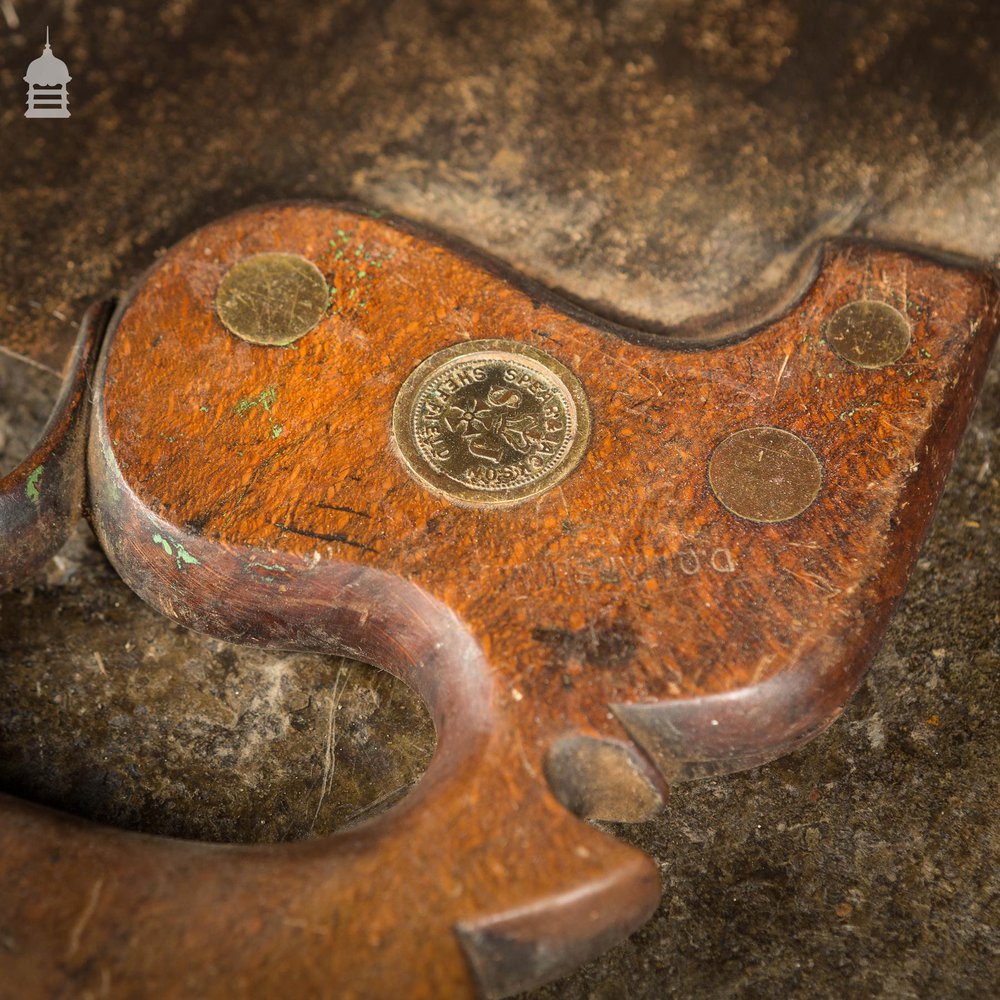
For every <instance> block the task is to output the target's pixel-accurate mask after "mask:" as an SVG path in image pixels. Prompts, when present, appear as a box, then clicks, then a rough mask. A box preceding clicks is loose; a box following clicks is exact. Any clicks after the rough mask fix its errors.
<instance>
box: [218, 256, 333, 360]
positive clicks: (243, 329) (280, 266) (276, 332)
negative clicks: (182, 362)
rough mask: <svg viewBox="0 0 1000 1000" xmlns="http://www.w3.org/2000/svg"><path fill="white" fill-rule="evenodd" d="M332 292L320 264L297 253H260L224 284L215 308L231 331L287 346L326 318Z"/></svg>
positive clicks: (239, 265) (230, 274)
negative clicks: (321, 271) (325, 314)
mask: <svg viewBox="0 0 1000 1000" xmlns="http://www.w3.org/2000/svg"><path fill="white" fill-rule="evenodd" d="M329 302H330V292H329V289H328V288H327V287H326V281H325V279H324V278H323V275H322V274H321V273H320V270H319V268H318V267H317V266H316V265H315V264H313V263H312V262H311V261H308V260H306V259H305V257H300V256H299V255H298V254H294V253H258V254H254V255H253V256H252V257H244V258H243V260H241V261H239V262H238V263H236V264H234V265H233V266H232V267H231V268H230V269H229V270H228V271H227V272H226V273H225V275H224V276H223V278H222V281H220V282H219V288H218V291H217V292H216V293H215V308H216V310H217V311H218V314H219V319H220V320H222V323H223V325H224V326H225V327H226V329H227V330H229V332H230V333H234V334H236V336H237V337H240V338H242V339H243V340H248V341H250V343H251V344H265V345H268V346H272V347H282V346H284V345H285V344H291V343H292V342H293V341H296V340H298V339H299V337H302V336H304V335H305V334H307V333H308V332H309V331H310V330H311V329H312V328H313V327H314V326H316V324H317V323H318V322H319V321H320V320H321V319H322V318H323V313H324V312H326V307H327V306H328V305H329Z"/></svg>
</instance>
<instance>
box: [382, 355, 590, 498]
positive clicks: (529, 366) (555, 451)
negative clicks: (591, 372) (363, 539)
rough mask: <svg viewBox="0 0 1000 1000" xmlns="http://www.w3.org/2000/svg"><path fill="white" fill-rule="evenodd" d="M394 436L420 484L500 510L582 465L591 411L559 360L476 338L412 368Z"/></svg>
mask: <svg viewBox="0 0 1000 1000" xmlns="http://www.w3.org/2000/svg"><path fill="white" fill-rule="evenodd" d="M392 432H393V439H394V440H395V443H396V447H397V448H398V449H399V454H400V457H401V458H402V460H403V464H404V465H405V467H406V469H407V471H408V472H409V473H410V474H411V475H412V476H413V477H414V478H415V479H416V480H417V481H418V482H420V483H422V484H423V485H424V486H426V487H427V488H428V489H430V490H432V491H433V492H435V493H438V494H440V495H442V496H445V497H447V498H448V499H449V500H452V501H457V502H459V503H464V504H467V505H469V506H475V507H498V506H503V505H508V504H513V503H519V502H521V501H523V500H527V499H528V498H529V497H535V496H538V495H539V494H541V493H544V492H546V491H547V490H549V489H551V488H552V487H553V486H555V485H556V483H558V482H561V481H562V480H563V479H564V478H565V477H566V476H568V475H569V474H570V472H572V471H573V469H574V468H576V466H577V464H578V463H579V461H580V459H581V458H582V457H583V453H584V451H585V450H586V447H587V442H588V440H589V439H590V409H589V407H588V405H587V398H586V396H585V395H584V391H583V387H582V386H581V385H580V382H579V380H578V379H577V377H576V376H575V375H574V374H573V373H572V372H571V371H570V370H569V369H568V368H567V367H566V366H565V365H563V364H562V363H561V362H559V361H557V360H556V359H555V358H553V357H550V356H549V355H548V354H544V353H542V352H541V351H538V350H536V349H535V348H533V347H530V346H528V345H527V344H521V343H518V342H516V341H511V340H478V341H475V340H474V341H470V342H467V343H462V344H455V345H453V346H452V347H446V348H444V350H441V351H438V352H437V353H435V354H432V355H431V356H430V357H429V358H427V359H426V360H425V361H424V362H423V363H422V364H420V365H419V366H418V367H417V368H416V369H414V371H412V372H411V373H410V375H409V376H408V377H407V378H406V380H405V381H404V382H403V385H402V387H401V388H400V390H399V393H398V395H397V396H396V402H395V404H394V405H393V410H392Z"/></svg>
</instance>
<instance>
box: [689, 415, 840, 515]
mask: <svg viewBox="0 0 1000 1000" xmlns="http://www.w3.org/2000/svg"><path fill="white" fill-rule="evenodd" d="M708 481H709V485H710V486H711V487H712V492H713V493H714V494H715V495H716V497H717V498H718V500H719V502H720V503H721V504H722V506H723V507H725V508H726V509H727V510H728V511H731V512H732V513H733V514H736V515H738V516H739V517H743V518H746V519H747V520H748V521H758V522H761V523H765V524H766V523H773V522H775V521H787V520H789V519H790V518H793V517H798V515H799V514H801V513H802V512H803V511H804V510H805V509H806V508H807V507H808V506H809V505H810V504H811V503H812V502H813V500H815V499H816V496H817V494H818V493H819V488H820V486H821V485H822V483H823V468H822V466H821V465H820V464H819V459H818V458H817V457H816V453H815V452H814V451H813V450H812V448H810V447H809V445H807V444H806V443H805V441H803V440H802V438H800V437H798V436H796V435H795V434H792V433H791V432H790V431H784V430H782V429H781V428H780V427H748V428H746V429H745V430H742V431H736V432H735V433H734V434H730V435H729V436H728V437H726V438H723V440H722V441H721V442H720V443H719V444H718V445H717V446H716V448H715V451H714V452H712V457H711V459H710V460H709V463H708Z"/></svg>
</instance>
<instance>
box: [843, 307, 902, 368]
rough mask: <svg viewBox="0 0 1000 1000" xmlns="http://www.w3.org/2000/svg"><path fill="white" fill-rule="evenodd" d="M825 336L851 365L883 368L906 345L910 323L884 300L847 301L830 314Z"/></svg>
mask: <svg viewBox="0 0 1000 1000" xmlns="http://www.w3.org/2000/svg"><path fill="white" fill-rule="evenodd" d="M826 339H827V342H828V343H829V345H830V346H831V347H832V348H833V350H834V351H835V352H836V353H837V354H839V355H840V356H841V357H842V358H843V359H844V360H845V361H848V362H850V363H851V364H852V365H857V366H858V367H859V368H884V367H885V366H886V365H891V364H892V363H893V362H894V361H898V360H899V359H900V358H901V357H902V356H903V355H904V354H905V353H906V351H907V348H909V346H910V324H909V323H908V322H907V319H906V317H905V316H904V315H903V314H902V313H901V312H900V311H899V310H898V309H893V307H892V306H891V305H889V303H888V302H868V301H862V302H849V303H848V304H847V305H846V306H841V307H840V308H839V309H838V310H837V311H836V312H835V313H834V314H833V315H832V316H831V317H830V319H829V322H828V323H827V325H826Z"/></svg>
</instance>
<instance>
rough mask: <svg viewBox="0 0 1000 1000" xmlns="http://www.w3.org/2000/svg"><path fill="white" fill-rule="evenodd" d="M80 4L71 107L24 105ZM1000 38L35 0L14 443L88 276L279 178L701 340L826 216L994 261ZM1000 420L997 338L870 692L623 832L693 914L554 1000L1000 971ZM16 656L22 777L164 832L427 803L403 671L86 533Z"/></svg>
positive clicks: (793, 26) (15, 49) (723, 2)
mask: <svg viewBox="0 0 1000 1000" xmlns="http://www.w3.org/2000/svg"><path fill="white" fill-rule="evenodd" d="M11 10H13V11H14V15H15V20H16V21H17V24H16V25H14V24H12V23H11V18H10V11H11ZM46 21H47V22H48V23H49V24H50V25H51V27H52V40H53V46H54V49H55V51H56V54H57V55H59V56H60V57H61V58H63V59H65V60H66V61H67V63H68V64H69V66H70V70H71V72H72V73H73V75H74V81H73V83H72V84H71V107H72V109H73V117H72V118H71V119H69V120H67V121H56V122H28V121H26V120H24V119H23V118H22V117H21V110H22V104H21V101H22V100H23V93H22V90H21V88H22V87H23V84H22V83H21V79H20V78H21V76H23V73H24V69H25V67H26V66H27V63H28V61H30V59H31V58H34V56H35V55H37V54H38V50H39V49H40V45H41V39H42V37H43V35H44V26H45V23H46ZM4 22H6V23H4ZM998 36H1000V7H998V6H997V5H995V4H992V3H988V2H984V3H970V2H957V3H953V2H949V3H945V2H936V3H935V2H930V0H918V2H903V0H893V2H886V3H882V4H879V5H875V4H870V5H858V4H848V3H844V2H831V3H828V4H823V5H819V4H809V3H805V2H800V3H794V2H790V0H789V2H782V0H767V2H762V3H759V4H753V5H750V4H746V5H744V4H740V3H736V2H733V0H709V2H707V3H703V4H695V3H686V2H673V3H652V2H645V0H622V2H608V3H596V2H595V3H590V4H568V3H557V2H543V0H532V2H528V3H514V2H513V0H511V2H501V0H491V2H488V3H482V4H475V5H473V4H468V3H457V2H456V3H452V2H446V0H441V2H417V0H405V2H391V3H390V2H379V3H362V2H347V3H341V4H326V5H321V6H318V7H317V6H316V5H311V4H305V3H304V0H303V2H300V0H295V2H290V3H287V4H274V3H270V2H267V0H251V2H249V3H246V4H240V5H198V4H194V3H189V2H186V0H172V2H165V3H158V4H153V3H146V4H143V3H140V2H138V0H129V2H127V3H122V4H115V5H101V4H89V3H86V2H72V0H71V2H66V3H55V2H48V3H39V4H33V5H31V6H30V7H29V6H28V5H27V4H25V3H23V2H22V0H10V2H9V3H5V4H0V96H2V100H0V345H2V346H3V348H5V349H6V350H8V351H9V350H14V351H16V352H20V353H23V354H25V355H27V356H28V357H29V358H30V359H31V360H32V361H33V362H35V363H34V364H27V363H24V362H22V361H18V360H16V359H15V358H14V357H10V356H3V358H2V364H0V451H2V455H3V463H4V466H5V467H9V466H10V465H11V464H13V462H15V461H16V460H17V459H18V458H19V457H20V456H21V455H23V454H25V453H26V452H27V450H28V448H29V446H30V443H31V440H32V438H33V436H34V435H35V434H36V433H37V432H38V430H39V429H40V427H41V425H42V423H43V422H44V418H45V415H46V413H47V410H48V407H49V406H50V404H51V401H52V399H53V398H54V395H55V392H56V390H57V387H58V379H57V378H56V377H55V375H54V371H55V370H57V369H59V367H60V366H61V363H62V360H63V359H64V357H65V356H66V352H67V350H68V345H69V343H70V341H71V339H72V334H73V331H74V328H75V323H76V321H77V320H78V318H79V316H80V315H81V313H82V310H83V308H84V306H85V305H86V303H87V302H89V301H90V300H91V299H92V298H94V297H96V296H98V295H101V294H104V293H105V292H107V291H108V290H109V289H111V288H114V287H121V286H123V285H125V284H127V283H129V282H131V281H132V280H134V278H135V277H136V275H137V274H138V273H139V272H141V270H142V269H143V268H144V267H145V266H147V265H148V263H149V262H150V261H151V260H152V259H153V258H154V256H155V255H156V253H157V252H158V251H159V250H160V249H161V248H162V247H165V246H168V245H169V244H170V243H172V242H173V241H174V240H175V239H177V238H178V237H180V236H182V235H184V234H185V233H186V232H188V231H190V230H191V229H192V228H194V227H196V226H198V225H200V224H202V223H204V222H207V221H209V220H211V219H212V218H214V217H217V216H218V215H220V214H223V213H225V212H228V211H230V210H233V209H236V208H239V207H242V206H244V205H248V204H252V203H254V202H258V201H262V200H269V199H274V198H281V197H302V196H317V197H322V198H326V199H329V198H334V197H337V196H342V195H347V196H351V197H355V198H359V199H363V200H366V201H369V202H373V203H376V204H379V205H382V206H384V207H388V208H391V209H393V210H395V211H398V212H400V213H402V214H406V215H410V216H412V217H415V218H418V219H420V220H422V221H425V222H429V223H431V224H432V225H435V226H437V227H438V228H440V229H443V230H446V231H449V232H451V233H453V234H456V235H458V236H461V237H465V238H467V239H470V240H472V241H474V242H475V243H477V244H478V245H479V246H481V247H483V248H484V249H486V250H488V251H490V252H492V253H494V254H497V255H499V256H501V257H503V258H505V259H507V260H508V261H510V262H511V263H513V264H515V265H517V266H519V267H521V268H522V269H524V270H525V271H527V272H528V273H529V274H531V275H533V276H534V277H536V278H538V279H539V280H542V281H544V282H546V283H548V284H550V285H552V286H555V287H558V288H562V289H564V290H566V291H568V292H569V293H571V294H572V295H573V296H574V297H576V298H579V299H583V300H587V301H589V302H591V303H592V304H594V305H595V306H596V307H597V308H599V309H600V310H601V311H603V312H605V313H609V314H613V315H618V316H631V317H633V318H634V319H636V320H637V321H638V322H641V323H642V324H644V325H647V326H650V327H659V326H663V327H667V328H676V327H677V326H678V325H684V324H689V325H690V329H691V330H693V331H694V332H695V333H699V332H700V333H704V332H705V331H707V330H710V329H712V326H711V324H708V323H706V322H705V317H706V316H710V315H712V314H715V313H717V312H719V311H720V310H726V309H730V310H736V309H737V308H738V305H739V303H743V305H744V307H746V308H749V306H747V303H750V304H751V305H752V303H753V300H754V297H755V295H757V294H758V293H761V294H763V293H767V292H768V290H770V291H771V292H772V293H773V292H775V290H778V291H780V290H781V289H783V288H787V287H790V286H788V282H789V281H790V280H791V277H790V276H792V277H794V273H795V268H794V266H793V265H794V262H795V260H797V259H798V257H799V255H800V253H801V250H802V247H803V246H805V245H807V244H808V243H809V242H810V241H811V240H812V239H813V238H814V237H816V236H819V235H823V234H826V233H831V232H841V231H847V230H851V231H855V232H861V233H867V234H873V235H879V236H883V237H885V238H890V239H895V240H900V241H903V242H917V243H920V244H922V245H927V246H931V247H935V248H937V249H938V250H944V251H950V252H963V253H970V254H974V255H976V256H978V257H980V258H982V259H993V260H995V259H996V255H997V252H998V250H1000V242H998V241H1000V235H998V234H1000V198H998V197H997V190H998V187H997V185H998V178H997V173H996V171H997V164H998V163H1000V156H998V155H997V154H998V152H1000V149H998V136H1000V120H998V115H997V112H996V106H997V95H998V91H1000V77H998V73H1000V68H998V67H1000V59H997V58H996V54H997V48H998V46H997V41H998ZM29 126H30V128H29ZM793 284H794V282H793ZM998 418H1000V364H998V363H996V362H995V363H994V366H993V368H992V370H991V372H990V375H989V377H988V380H987V386H986V390H985V393H984V398H983V401H982V403H981V405H980V407H979V409H978V411H977V413H976V415H975V417H974V420H973V425H972V427H971V429H970V431H969V433H968V435H967V436H966V439H965V442H964V444H963V448H962V451H961V453H960V456H959V460H958V463H957V466H956V469H955V471H954V473H953V474H952V477H951V479H950V481H949V484H948V487H947V490H946V493H945V497H944V500H943V502H942V506H941V509H940V511H939V513H938V516H937V519H936V521H935V524H934V528H933V529H932V533H931V536H930V538H929V540H928V543H927V546H926V548H925V550H924V553H923V555H922V558H921V560H920V562H919V564H918V567H917V570H916V572H915V575H914V577H913V580H912V582H911V585H910V588H909V591H908V593H907V595H906V597H905V598H904V601H903V602H902V605H901V607H900V610H899V612H898V614H897V616H896V618H895V621H894V623H893V625H892V627H891V629H890V632H889V635H888V637H887V640H886V643H885V646H884V648H883V651H882V653H881V654H880V656H879V657H878V659H877V660H876V662H875V664H874V665H873V668H872V671H871V673H870V674H869V677H868V680H867V681H866V683H865V685H864V686H863V687H862V689H861V691H860V692H859V693H858V695H857V696H856V697H855V699H854V700H853V702H852V703H851V704H850V706H849V707H848V709H847V711H846V712H845V714H844V716H843V718H842V719H841V720H839V721H838V722H837V723H836V724H835V725H834V726H833V727H832V728H831V729H830V730H829V731H828V732H827V733H826V734H824V735H823V736H821V737H820V738H819V739H817V740H816V741H815V742H813V743H812V744H810V745H809V746H808V747H806V748H804V749H803V750H801V751H799V752H797V753H795V754H792V755H790V756H788V757H787V758H784V759H783V760H781V761H778V762H776V763H774V764H771V765H769V766H767V767H763V768H758V769H756V770H754V771H752V772H749V773H747V774H744V775H737V776H731V777H727V778H723V779H718V780H713V781H706V782H702V783H698V784H691V785H686V786H680V787H678V788H676V789H675V790H674V792H673V795H672V798H671V801H670V802H669V804H668V806H667V809H666V811H665V812H664V814H663V815H662V816H661V817H660V818H658V819H657V820H655V821H653V822H650V823H647V824H644V825H641V826H637V827H616V828H615V831H614V832H615V833H616V834H618V835H620V836H623V837H626V838H628V839H629V840H631V841H633V842H634V843H636V844H637V845H639V846H641V847H642V848H643V849H645V850H647V851H649V852H650V853H651V854H652V855H653V856H654V857H655V858H656V859H657V861H658V862H659V864H660V866H661V871H662V873H663V879H664V886H665V893H664V899H663V903H662V905H661V907H660V909H659V911H658V913H657V914H656V916H655V918H654V919H653V920H652V921H651V922H650V923H649V924H648V925H647V926H646V927H645V928H643V929H642V930H641V931H640V932H638V933H637V934H636V935H635V936H634V937H633V938H632V939H631V940H630V941H628V942H627V943H625V944H623V945H621V946H620V947H618V948H617V949H615V950H613V951H612V952H609V953H608V954H607V955H606V956H605V957H604V958H602V959H601V960H600V961H598V962H595V963H593V964H591V965H590V966H588V967H586V968H584V969H582V970H580V971H579V972H578V973H576V974H575V975H574V976H572V977H571V978H569V979H567V980H564V981H563V982H561V983H559V984H557V985H553V986H551V987H548V988H546V989H543V990H540V991H537V992H536V993H535V994H534V996H536V997H571V998H584V997H595V998H613V997H678V998H680V997H698V998H715V997H732V998H756V997H761V998H763V997H775V996H787V997H830V998H834V997H837V998H839V997H840V996H843V995H850V996H863V997H893V998H895V997H904V998H910V997H913V998H917V997H920V998H922V997H928V996H940V997H949V998H950V997H982V996H986V995H989V994H990V993H991V991H995V990H996V988H997V986H998V984H1000V931H998V929H997V928H998V926H1000V902H998V900H1000V877H998V874H997V873H998V868H1000V866H998V858H1000V850H998V848H1000V829H998V821H997V808H996V803H997V801H998V797H1000V796H998V793H1000V788H998V784H1000V779H998V774H1000V741H998V737H997V727H996V717H997V712H998V708H1000V685H998V682H997V677H998V670H1000V598H998V595H1000V535H998V527H997V525H998V521H997V517H998V514H1000V447H998V445H1000V429H998V428H1000V419H998ZM0 664H2V669H0V788H2V789H4V790H7V791H12V792H14V793H16V794H19V795H23V796H26V797H28V798H32V799H34V800H37V801H41V802H47V803H50V804H52V805H56V806H58V807H60V808H64V809H68V810H71V811H73V812H76V813H79V814H82V815H87V816H91V817H93V818H95V819H99V820H102V821H105V822H112V823H118V824H121V825H124V826H128V827H132V828H136V829H145V830H154V831H158V832H161V833H167V834H172V835H177V836H188V837H204V838H209V839H236V840H274V839H282V838H287V837H300V836H311V835H319V834H322V833H324V832H328V831H329V830H332V829H335V828H337V827H339V826H342V825H344V824H345V823H351V822H358V821H360V820H362V819H364V818H366V817H367V816H369V815H371V814H373V813H374V812H376V811H377V810H378V809H380V808H384V807H385V806H386V805H388V804H389V803H391V802H392V801H394V799H395V798H396V797H398V796H400V795H402V794H405V791H406V789H407V787H408V786H409V785H410V784H411V783H412V782H413V781H414V780H416V778H417V777H418V776H419V774H420V773H421V771H422V769H423V767H424V766H425V765H426V762H427V760H428V758H429V755H430V753H431V752H432V748H433V732H432V728H431V726H430V723H429V721H428V719H427V716H426V713H425V712H424V711H423V708H422V706H421V705H420V703H419V701H418V700H417V699H416V698H415V696H414V695H413V694H412V693H411V692H409V691H408V690H407V689H406V688H405V687H404V686H403V685H401V684H400V683H398V682H396V681H394V680H393V679H392V678H389V677H387V676H386V675H384V674H381V673H379V672H378V671H376V670H374V669H373V668H369V667H364V666H361V665H357V664H352V663H348V662H345V661H343V660H340V659H335V658H323V657H306V656H294V657H291V656H279V655H265V654H262V653H259V652H253V651H247V650H241V649H237V648H235V647H231V646H228V645H226V644H224V643H219V642H214V641H211V640H207V639H203V638H201V637H197V636H193V635H190V634H188V633H185V632H184V631H183V630H181V629H179V628H178V627H177V626H174V625H172V624H171V623H169V622H167V621H165V620H163V619H161V618H159V617H158V616H156V615H155V614H154V613H152V612H151V611H150V610H149V609H147V608H146V607H145V606H143V605H142V604H141V602H139V601H138V599H137V598H135V597H134V596H132V595H131V593H130V592H129V591H128V590H127V589H126V588H125V587H124V586H123V585H122V584H121V583H120V582H119V581H118V580H117V578H116V577H115V575H114V573H113V571H112V570H111V569H110V568H109V567H108V565H107V563H106V562H105V560H104V558H103V556H102V555H101V554H100V552H99V551H98V550H97V548H96V547H95V543H94V542H93V539H92V537H91V536H90V535H89V531H88V530H87V529H86V528H85V527H83V526H81V528H80V530H79V531H78V533H77V535H76V536H75V537H74V539H73V540H72V542H71V543H70V544H69V545H68V546H67V548H66V549H64V550H63V552H62V553H60V555H59V556H58V557H57V558H56V559H55V560H54V561H53V562H52V563H50V564H49V566H48V567H46V569H45V571H44V573H43V574H42V575H41V576H40V577H39V578H38V579H37V580H34V581H30V582H26V586H25V588H24V589H22V590H20V591H18V592H15V593H13V594H9V595H6V596H4V597H3V598H2V599H0Z"/></svg>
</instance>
